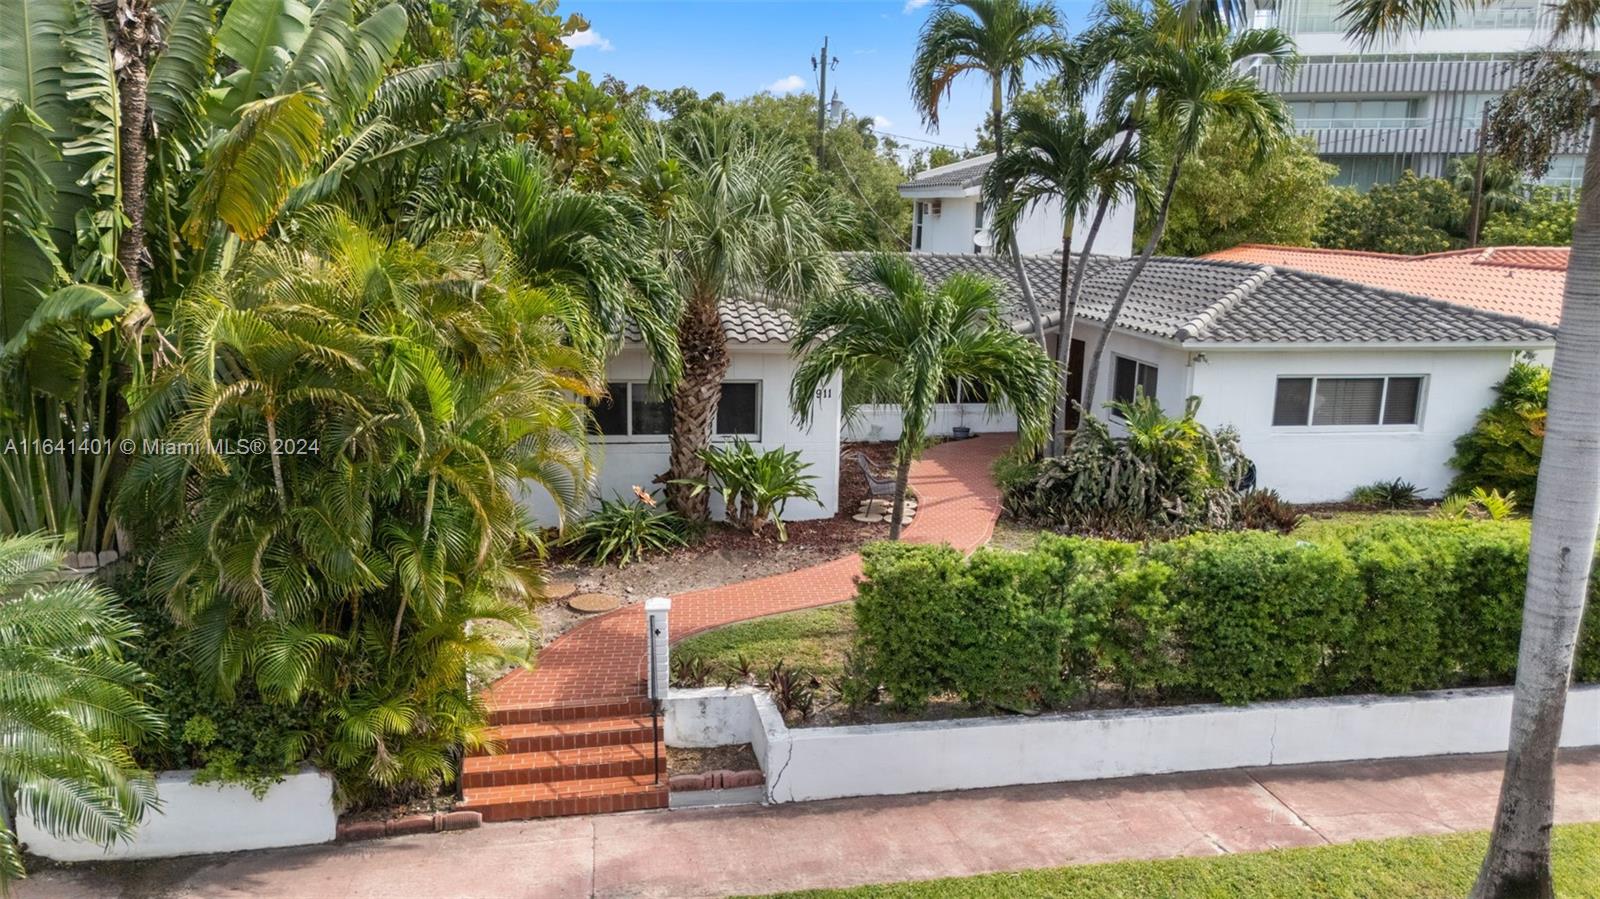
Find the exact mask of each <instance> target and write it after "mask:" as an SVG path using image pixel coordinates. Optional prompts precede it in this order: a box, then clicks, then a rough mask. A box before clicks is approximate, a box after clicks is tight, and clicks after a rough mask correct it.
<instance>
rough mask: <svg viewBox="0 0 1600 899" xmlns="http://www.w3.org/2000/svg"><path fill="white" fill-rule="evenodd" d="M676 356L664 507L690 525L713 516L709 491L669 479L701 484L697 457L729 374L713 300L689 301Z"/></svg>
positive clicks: (702, 475) (702, 465) (703, 470)
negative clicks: (679, 365)
mask: <svg viewBox="0 0 1600 899" xmlns="http://www.w3.org/2000/svg"><path fill="white" fill-rule="evenodd" d="M678 351H679V353H680V354H681V355H682V356H683V377H682V378H681V379H679V381H678V387H677V389H676V390H675V391H674V392H673V394H672V453H671V457H670V461H669V465H670V468H669V473H668V478H669V481H668V483H667V503H668V504H669V505H670V506H671V507H672V508H673V510H674V511H676V512H677V513H678V514H679V515H682V516H684V517H685V518H688V519H689V520H690V521H705V520H706V519H707V518H709V517H710V516H711V503H710V497H709V496H708V495H707V491H704V490H701V491H696V490H695V489H694V488H693V487H692V486H690V485H688V484H674V483H671V481H673V480H704V479H705V476H706V463H705V460H704V459H702V458H701V457H700V454H701V453H702V452H703V451H704V450H706V449H708V448H709V447H710V446H711V430H712V426H713V425H714V424H715V422H716V420H717V402H718V400H720V399H721V398H722V376H723V375H725V374H727V371H728V340H727V336H726V335H725V334H723V333H722V317H721V316H720V315H719V314H718V312H717V301H716V298H715V297H697V298H695V299H693V300H691V301H690V303H689V308H688V310H687V311H686V314H685V315H684V318H683V322H682V324H681V326H680V327H679V330H678Z"/></svg>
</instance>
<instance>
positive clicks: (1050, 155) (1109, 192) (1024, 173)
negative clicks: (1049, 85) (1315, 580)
mask: <svg viewBox="0 0 1600 899" xmlns="http://www.w3.org/2000/svg"><path fill="white" fill-rule="evenodd" d="M1007 132H1008V133H1007V135H1006V138H1007V144H1008V148H1007V150H1006V152H1005V154H1004V155H1003V156H1000V157H998V158H997V159H996V160H995V164H994V165H993V166H991V167H990V169H989V173H988V176H987V180H986V183H985V187H984V192H985V193H987V194H988V195H989V196H994V197H1004V198H1005V200H1004V201H1003V202H1001V204H1000V206H999V208H998V209H997V210H996V212H995V217H994V229H995V233H996V234H997V235H999V236H1000V237H1001V239H1002V240H1009V239H1010V238H1011V236H1012V235H1013V234H1014V229H1015V228H1016V225H1017V222H1018V221H1019V220H1020V219H1021V218H1022V216H1023V214H1024V213H1025V212H1026V211H1027V210H1029V209H1031V208H1033V207H1034V206H1037V205H1039V204H1041V203H1047V202H1051V201H1055V202H1059V203H1060V204H1061V209H1062V212H1063V214H1064V215H1065V216H1066V218H1067V220H1068V221H1073V220H1076V219H1077V218H1078V216H1079V215H1080V214H1081V213H1083V212H1084V211H1086V210H1087V209H1088V207H1089V205H1090V204H1091V203H1093V204H1094V205H1095V214H1094V217H1093V220H1092V221H1091V222H1090V224H1089V231H1088V234H1087V235H1086V236H1085V238H1084V243H1083V250H1082V255H1081V256H1080V257H1079V261H1078V263H1077V264H1075V265H1074V264H1071V260H1072V232H1071V231H1070V230H1064V231H1063V232H1062V235H1061V260H1062V263H1061V277H1060V279H1059V280H1058V282H1057V284H1056V323H1057V343H1056V380H1057V383H1056V400H1055V404H1054V407H1055V411H1054V413H1053V418H1052V421H1051V427H1050V441H1049V449H1048V452H1050V453H1051V454H1052V455H1054V454H1055V453H1059V452H1060V451H1061V449H1062V444H1061V441H1062V436H1063V434H1062V432H1063V431H1064V430H1065V429H1066V427H1067V421H1068V418H1069V415H1070V410H1071V396H1070V393H1069V391H1068V387H1067V384H1068V375H1069V372H1068V370H1067V369H1068V363H1069V359H1070V356H1071V346H1072V326H1073V322H1074V321H1075V320H1076V318H1077V310H1078V298H1079V296H1080V295H1081V294H1082V292H1083V282H1084V273H1085V271H1087V269H1088V265H1087V264H1086V263H1087V259H1088V256H1089V254H1090V253H1091V252H1093V250H1094V242H1095V238H1096V236H1097V235H1098V234H1099V233H1100V225H1101V224H1102V223H1103V222H1104V220H1105V215H1106V211H1107V209H1108V208H1109V206H1110V205H1111V203H1113V202H1116V201H1119V200H1126V199H1131V198H1133V197H1134V196H1135V195H1137V194H1140V193H1143V192H1144V190H1145V185H1146V183H1147V181H1148V180H1149V171H1148V170H1149V168H1150V166H1149V159H1150V157H1149V156H1148V155H1147V154H1145V153H1144V152H1143V151H1142V150H1141V149H1140V148H1139V147H1137V146H1134V145H1129V144H1128V142H1127V141H1123V142H1122V143H1121V144H1119V145H1116V146H1111V145H1112V143H1113V141H1115V139H1116V137H1117V134H1116V128H1115V125H1114V124H1113V125H1110V126H1107V125H1101V126H1091V125H1090V124H1089V120H1088V117H1087V116H1086V115H1084V113H1083V110H1082V109H1081V108H1078V107H1076V106H1074V107H1073V108H1071V109H1069V110H1067V112H1066V113H1065V114H1064V115H1062V116H1059V117H1058V116H1055V115H1053V114H1051V113H1050V112H1048V111H1045V110H1041V109H1036V108H1033V107H1031V106H1024V107H1021V108H1019V109H1016V110H1014V111H1013V112H1012V113H1011V116H1010V119H1009V124H1008V128H1007ZM1108 148H1109V149H1108ZM1069 270H1070V272H1071V278H1070V282H1071V286H1070V288H1069V286H1068V282H1069V278H1068V273H1069Z"/></svg>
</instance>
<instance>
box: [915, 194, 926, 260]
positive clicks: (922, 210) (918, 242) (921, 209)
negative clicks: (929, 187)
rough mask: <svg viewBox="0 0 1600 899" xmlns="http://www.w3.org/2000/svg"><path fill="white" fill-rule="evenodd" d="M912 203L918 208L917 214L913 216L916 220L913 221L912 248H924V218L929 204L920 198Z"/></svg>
mask: <svg viewBox="0 0 1600 899" xmlns="http://www.w3.org/2000/svg"><path fill="white" fill-rule="evenodd" d="M912 205H913V208H914V209H915V210H916V214H915V215H914V216H913V218H914V219H915V221H913V222H912V223H911V249H913V250H920V249H922V218H923V216H925V215H927V214H928V204H927V203H924V202H922V201H921V200H918V201H917V202H916V203H914V204H912Z"/></svg>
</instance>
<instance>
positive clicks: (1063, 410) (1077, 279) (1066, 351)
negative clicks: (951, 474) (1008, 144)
mask: <svg viewBox="0 0 1600 899" xmlns="http://www.w3.org/2000/svg"><path fill="white" fill-rule="evenodd" d="M1110 207H1111V197H1110V196H1109V195H1107V196H1102V197H1100V199H1099V201H1098V202H1097V203H1096V204H1095V209H1094V220H1093V221H1091V222H1090V223H1089V234H1088V236H1086V237H1085V238H1084V239H1083V252H1082V254H1081V255H1080V256H1079V259H1078V264H1077V266H1076V267H1075V268H1073V270H1072V288H1071V289H1070V290H1069V289H1068V288H1067V268H1068V266H1069V264H1070V263H1071V260H1072V235H1071V234H1070V233H1069V234H1067V235H1065V236H1063V237H1062V238H1061V260H1062V261H1061V310H1060V315H1061V318H1060V319H1059V321H1058V324H1057V327H1056V376H1057V377H1058V378H1060V379H1061V380H1060V383H1058V384H1057V385H1056V412H1055V422H1054V427H1053V429H1052V430H1051V441H1052V443H1054V444H1055V447H1054V449H1052V450H1051V452H1052V454H1059V453H1062V452H1065V451H1066V448H1067V440H1066V430H1067V413H1068V412H1069V411H1070V410H1071V408H1072V396H1071V390H1070V388H1069V387H1068V381H1069V377H1070V375H1071V374H1072V373H1071V372H1070V371H1068V370H1067V369H1068V367H1069V366H1070V364H1071V360H1072V326H1073V324H1074V323H1075V322H1076V321H1077V319H1078V298H1079V297H1081V296H1082V295H1083V279H1084V272H1086V271H1088V269H1089V266H1088V258H1089V253H1090V252H1091V251H1093V250H1094V241H1095V238H1096V237H1098V236H1099V235H1100V225H1101V224H1102V223H1103V222H1105V220H1106V210H1107V209H1109V208H1110Z"/></svg>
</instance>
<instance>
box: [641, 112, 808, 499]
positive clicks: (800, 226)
mask: <svg viewBox="0 0 1600 899" xmlns="http://www.w3.org/2000/svg"><path fill="white" fill-rule="evenodd" d="M636 143H637V147H636V152H635V154H634V156H635V159H634V164H635V166H636V170H635V174H634V178H633V182H634V184H635V187H636V191H637V192H638V193H639V194H640V195H641V199H643V200H645V202H646V204H647V205H648V206H649V207H650V208H653V209H656V210H658V215H659V221H658V223H657V224H658V227H659V239H658V242H657V245H656V250H657V253H658V254H659V260H660V263H661V265H662V267H663V268H664V269H665V270H666V272H667V277H668V278H669V279H670V281H671V283H672V286H673V288H674V290H675V291H676V292H677V294H678V302H679V310H680V312H679V318H678V321H677V323H676V324H677V332H678V337H677V339H678V355H679V357H680V358H681V360H682V366H683V368H682V374H681V376H680V377H679V378H678V379H677V381H676V383H675V384H670V383H669V384H668V385H667V386H670V387H671V388H672V437H671V453H670V463H669V464H670V470H669V472H668V476H667V498H668V500H669V501H670V502H671V504H672V507H673V508H674V509H676V510H677V511H678V512H679V513H681V514H683V515H686V516H688V517H690V518H691V519H695V520H704V519H705V518H706V517H707V515H708V514H709V497H708V495H707V494H706V492H705V491H699V490H695V489H694V488H693V486H691V485H690V484H688V483H686V482H689V481H704V480H705V476H706V463H705V458H704V451H705V450H706V449H707V448H709V447H710V446H711V433H712V428H713V426H714V425H715V424H716V419H717V403H718V401H719V400H720V399H721V389H722V378H723V375H725V374H726V373H727V371H728V363H729V358H728V341H727V335H726V334H725V333H724V332H723V330H722V316H721V310H720V306H721V304H722V303H723V302H724V301H726V300H730V299H752V300H757V301H761V302H770V303H775V304H779V305H793V304H798V303H800V302H802V301H804V300H807V299H809V298H812V297H816V296H819V295H821V294H823V293H824V292H825V291H826V290H828V289H829V288H831V287H833V286H835V285H836V284H837V283H838V264H837V262H836V261H835V259H834V257H833V254H832V253H831V252H830V251H829V239H830V237H831V235H832V234H833V233H834V232H835V231H836V230H837V228H838V226H839V224H840V223H839V221H838V220H837V216H838V213H837V211H836V210H833V209H831V208H830V207H829V206H828V204H827V203H826V201H825V200H823V199H819V198H818V196H817V195H816V192H815V191H814V190H813V189H812V185H811V182H810V179H809V177H808V175H807V170H806V160H805V159H804V157H802V156H801V155H800V154H799V152H798V151H797V150H796V149H795V148H794V147H793V146H790V145H788V144H786V143H778V142H772V141H765V142H763V141H761V140H759V139H758V138H757V137H756V135H755V134H754V133H752V132H751V131H749V130H748V129H745V128H743V127H741V126H740V125H739V124H738V123H736V122H735V121H733V120H732V119H730V118H728V117H727V116H723V115H715V114H704V113H702V114H696V115H693V116H691V117H690V119H689V120H688V121H686V122H682V123H675V127H674V129H673V133H672V135H671V136H670V137H669V136H668V135H666V134H664V133H661V132H659V131H658V132H657V133H655V134H653V135H648V134H647V135H642V136H641V137H640V139H639V140H638V141H636ZM660 374H661V373H659V372H658V378H659V376H660Z"/></svg>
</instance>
